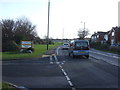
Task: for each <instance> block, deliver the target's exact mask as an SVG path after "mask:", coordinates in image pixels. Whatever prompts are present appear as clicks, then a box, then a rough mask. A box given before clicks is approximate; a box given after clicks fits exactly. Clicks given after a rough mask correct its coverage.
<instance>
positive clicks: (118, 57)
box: [90, 51, 119, 59]
mask: <svg viewBox="0 0 120 90" xmlns="http://www.w3.org/2000/svg"><path fill="white" fill-rule="evenodd" d="M90 52H93V53H97V54H100V55H104V56H107V57H108V56H109V57H113V58H116V59H118V58H119V57H117V56H110V55H107V54H102V53H99V52H95V51H90Z"/></svg>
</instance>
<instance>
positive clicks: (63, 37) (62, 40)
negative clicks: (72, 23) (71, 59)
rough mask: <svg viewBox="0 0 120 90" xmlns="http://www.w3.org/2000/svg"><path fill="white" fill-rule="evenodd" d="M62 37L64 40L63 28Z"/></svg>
mask: <svg viewBox="0 0 120 90" xmlns="http://www.w3.org/2000/svg"><path fill="white" fill-rule="evenodd" d="M62 39H63V40H64V28H63V33H62ZM63 40H62V41H63Z"/></svg>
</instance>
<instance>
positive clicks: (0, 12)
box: [0, 0, 119, 38]
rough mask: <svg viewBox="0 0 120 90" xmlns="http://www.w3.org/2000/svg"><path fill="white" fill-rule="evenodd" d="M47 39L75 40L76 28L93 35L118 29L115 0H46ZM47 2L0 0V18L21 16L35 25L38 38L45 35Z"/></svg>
mask: <svg viewBox="0 0 120 90" xmlns="http://www.w3.org/2000/svg"><path fill="white" fill-rule="evenodd" d="M50 1H51V6H50V37H52V38H63V37H62V36H63V35H62V34H63V30H64V38H77V37H78V36H77V32H78V30H79V28H83V27H84V24H83V23H81V22H85V23H86V25H85V27H86V28H88V29H89V31H90V33H91V34H93V33H94V32H96V31H108V30H110V29H111V28H112V27H115V26H118V1H119V0H50ZM47 10H48V0H0V19H9V18H10V19H16V18H19V17H21V16H25V17H27V18H28V19H30V20H31V22H32V23H33V24H34V25H36V26H37V28H36V29H37V32H38V35H39V36H40V38H43V37H44V36H45V35H46V34H47V15H48V14H47V13H48V11H47Z"/></svg>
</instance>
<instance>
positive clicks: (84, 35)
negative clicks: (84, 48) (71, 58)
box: [83, 22, 85, 38]
mask: <svg viewBox="0 0 120 90" xmlns="http://www.w3.org/2000/svg"><path fill="white" fill-rule="evenodd" d="M83 32H84V33H83V34H84V37H85V22H84V31H83ZM84 37H83V38H84Z"/></svg>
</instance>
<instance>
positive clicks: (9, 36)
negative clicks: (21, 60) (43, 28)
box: [0, 17, 37, 51]
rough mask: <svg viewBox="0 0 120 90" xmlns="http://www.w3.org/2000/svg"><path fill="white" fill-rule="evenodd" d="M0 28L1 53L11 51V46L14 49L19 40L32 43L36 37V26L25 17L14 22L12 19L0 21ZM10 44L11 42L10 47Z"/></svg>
mask: <svg viewBox="0 0 120 90" xmlns="http://www.w3.org/2000/svg"><path fill="white" fill-rule="evenodd" d="M0 26H1V30H2V46H3V47H2V51H9V50H13V49H11V46H12V45H14V46H15V47H16V45H17V44H20V41H21V40H31V41H34V40H35V37H36V36H37V33H36V26H35V25H33V24H32V23H31V22H30V21H29V20H28V19H27V18H25V17H22V18H19V19H17V20H16V21H15V20H12V19H4V20H0ZM10 42H12V44H11V45H9V43H10ZM6 47H7V48H6ZM15 50H16V49H15Z"/></svg>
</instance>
